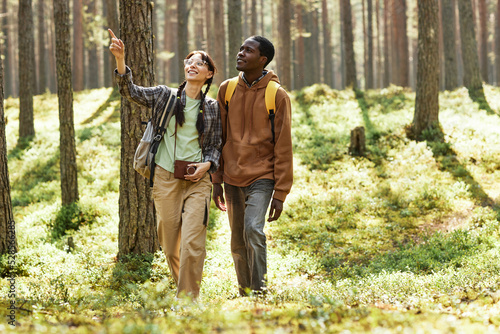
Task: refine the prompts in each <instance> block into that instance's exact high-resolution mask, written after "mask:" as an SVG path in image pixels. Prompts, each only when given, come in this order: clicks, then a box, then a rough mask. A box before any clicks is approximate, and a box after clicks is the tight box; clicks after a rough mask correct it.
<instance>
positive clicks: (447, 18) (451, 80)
mask: <svg viewBox="0 0 500 334" xmlns="http://www.w3.org/2000/svg"><path fill="white" fill-rule="evenodd" d="M454 2H455V0H441V3H442V12H441V14H442V21H441V22H442V25H443V49H444V50H443V51H444V71H445V75H444V82H445V84H444V88H445V89H446V90H454V89H455V88H457V87H458V82H457V78H458V74H457V57H456V55H457V51H456V47H455V40H456V38H455V6H454Z"/></svg>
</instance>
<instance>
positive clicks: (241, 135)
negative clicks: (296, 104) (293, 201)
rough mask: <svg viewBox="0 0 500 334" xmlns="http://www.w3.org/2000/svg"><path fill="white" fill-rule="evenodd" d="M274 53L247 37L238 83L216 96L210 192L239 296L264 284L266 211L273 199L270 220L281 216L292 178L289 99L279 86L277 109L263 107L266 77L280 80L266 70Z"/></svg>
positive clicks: (262, 41) (259, 40)
mask: <svg viewBox="0 0 500 334" xmlns="http://www.w3.org/2000/svg"><path fill="white" fill-rule="evenodd" d="M273 57H274V46H273V44H272V43H271V42H270V41H269V40H267V39H266V38H264V37H262V36H252V37H250V38H248V39H247V40H245V42H244V43H243V45H242V46H241V47H240V51H239V52H238V55H237V60H236V69H237V70H239V71H240V75H239V76H238V78H237V79H236V80H237V84H236V88H234V91H233V93H232V95H231V96H229V97H228V96H227V94H226V91H228V90H230V89H229V88H228V86H229V85H230V82H231V79H230V80H226V81H225V82H223V83H222V84H221V86H220V88H219V93H218V97H217V100H218V101H219V104H220V107H221V119H222V137H223V150H222V157H221V164H220V167H219V170H218V171H217V172H216V173H215V174H213V175H212V183H213V197H214V202H215V205H216V206H217V208H219V209H220V210H222V211H226V210H227V212H228V216H229V223H230V225H231V253H232V256H233V260H234V265H235V269H236V275H237V277H238V285H239V291H240V294H241V295H247V294H248V293H249V292H250V291H254V292H255V293H261V292H262V290H263V289H264V288H265V285H266V281H265V280H266V274H267V263H266V235H265V234H264V225H265V215H266V212H267V208H268V207H269V202H271V206H270V210H269V219H268V221H269V222H271V221H275V220H277V219H278V218H279V217H280V215H281V212H282V210H283V202H284V201H285V199H286V196H287V195H288V193H289V192H290V189H291V187H292V182H293V155H292V136H291V105H290V98H289V96H288V94H287V93H286V92H285V90H284V89H283V88H281V87H280V88H279V89H278V90H277V91H276V96H275V99H274V103H275V108H274V109H275V110H268V107H266V98H265V96H266V88H267V86H268V85H270V84H269V82H271V81H275V82H277V83H279V79H278V76H277V75H276V74H275V73H274V72H273V71H271V70H266V69H265V67H266V66H267V65H268V64H269V63H270V62H271V60H272V59H273ZM271 85H272V83H271ZM267 94H270V93H267ZM268 99H269V96H268ZM222 182H224V189H223V188H222V185H221V184H222ZM224 193H225V194H224ZM224 195H225V196H224Z"/></svg>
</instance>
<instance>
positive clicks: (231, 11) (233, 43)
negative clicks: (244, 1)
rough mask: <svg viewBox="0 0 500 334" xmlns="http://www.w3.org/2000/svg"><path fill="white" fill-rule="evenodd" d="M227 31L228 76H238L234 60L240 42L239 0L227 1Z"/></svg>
mask: <svg viewBox="0 0 500 334" xmlns="http://www.w3.org/2000/svg"><path fill="white" fill-rule="evenodd" d="M227 12H228V16H227V29H228V40H229V50H228V51H229V59H231V61H230V62H229V76H230V77H234V76H236V75H238V70H237V69H236V64H235V59H236V55H237V54H238V52H239V50H240V46H241V44H242V42H243V40H242V30H241V29H242V23H241V0H228V1H227Z"/></svg>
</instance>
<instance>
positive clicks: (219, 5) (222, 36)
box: [212, 1, 234, 86]
mask: <svg viewBox="0 0 500 334" xmlns="http://www.w3.org/2000/svg"><path fill="white" fill-rule="evenodd" d="M212 5H213V8H214V15H213V18H214V27H217V29H215V32H214V34H215V40H216V41H217V47H216V48H215V52H214V55H213V57H214V62H215V64H216V65H217V69H218V70H219V74H218V75H216V76H215V77H214V83H215V84H216V85H217V86H218V85H220V84H221V83H222V81H224V80H226V78H227V77H228V73H227V61H226V29H225V24H224V2H223V1H213V3H212ZM231 59H234V56H233V57H231ZM231 65H232V66H233V64H231Z"/></svg>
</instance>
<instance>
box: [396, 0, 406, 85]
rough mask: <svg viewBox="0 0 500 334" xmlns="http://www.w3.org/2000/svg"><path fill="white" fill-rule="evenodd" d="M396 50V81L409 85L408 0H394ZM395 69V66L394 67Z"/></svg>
mask: <svg viewBox="0 0 500 334" xmlns="http://www.w3.org/2000/svg"><path fill="white" fill-rule="evenodd" d="M393 1H394V2H393V24H394V25H393V27H394V42H395V44H394V46H395V48H394V51H395V56H396V62H395V65H396V66H397V70H396V71H395V72H394V73H395V74H396V76H395V83H397V84H398V85H400V86H403V87H408V86H409V56H408V34H407V29H406V21H407V20H406V0H393ZM393 70H394V67H393Z"/></svg>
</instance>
